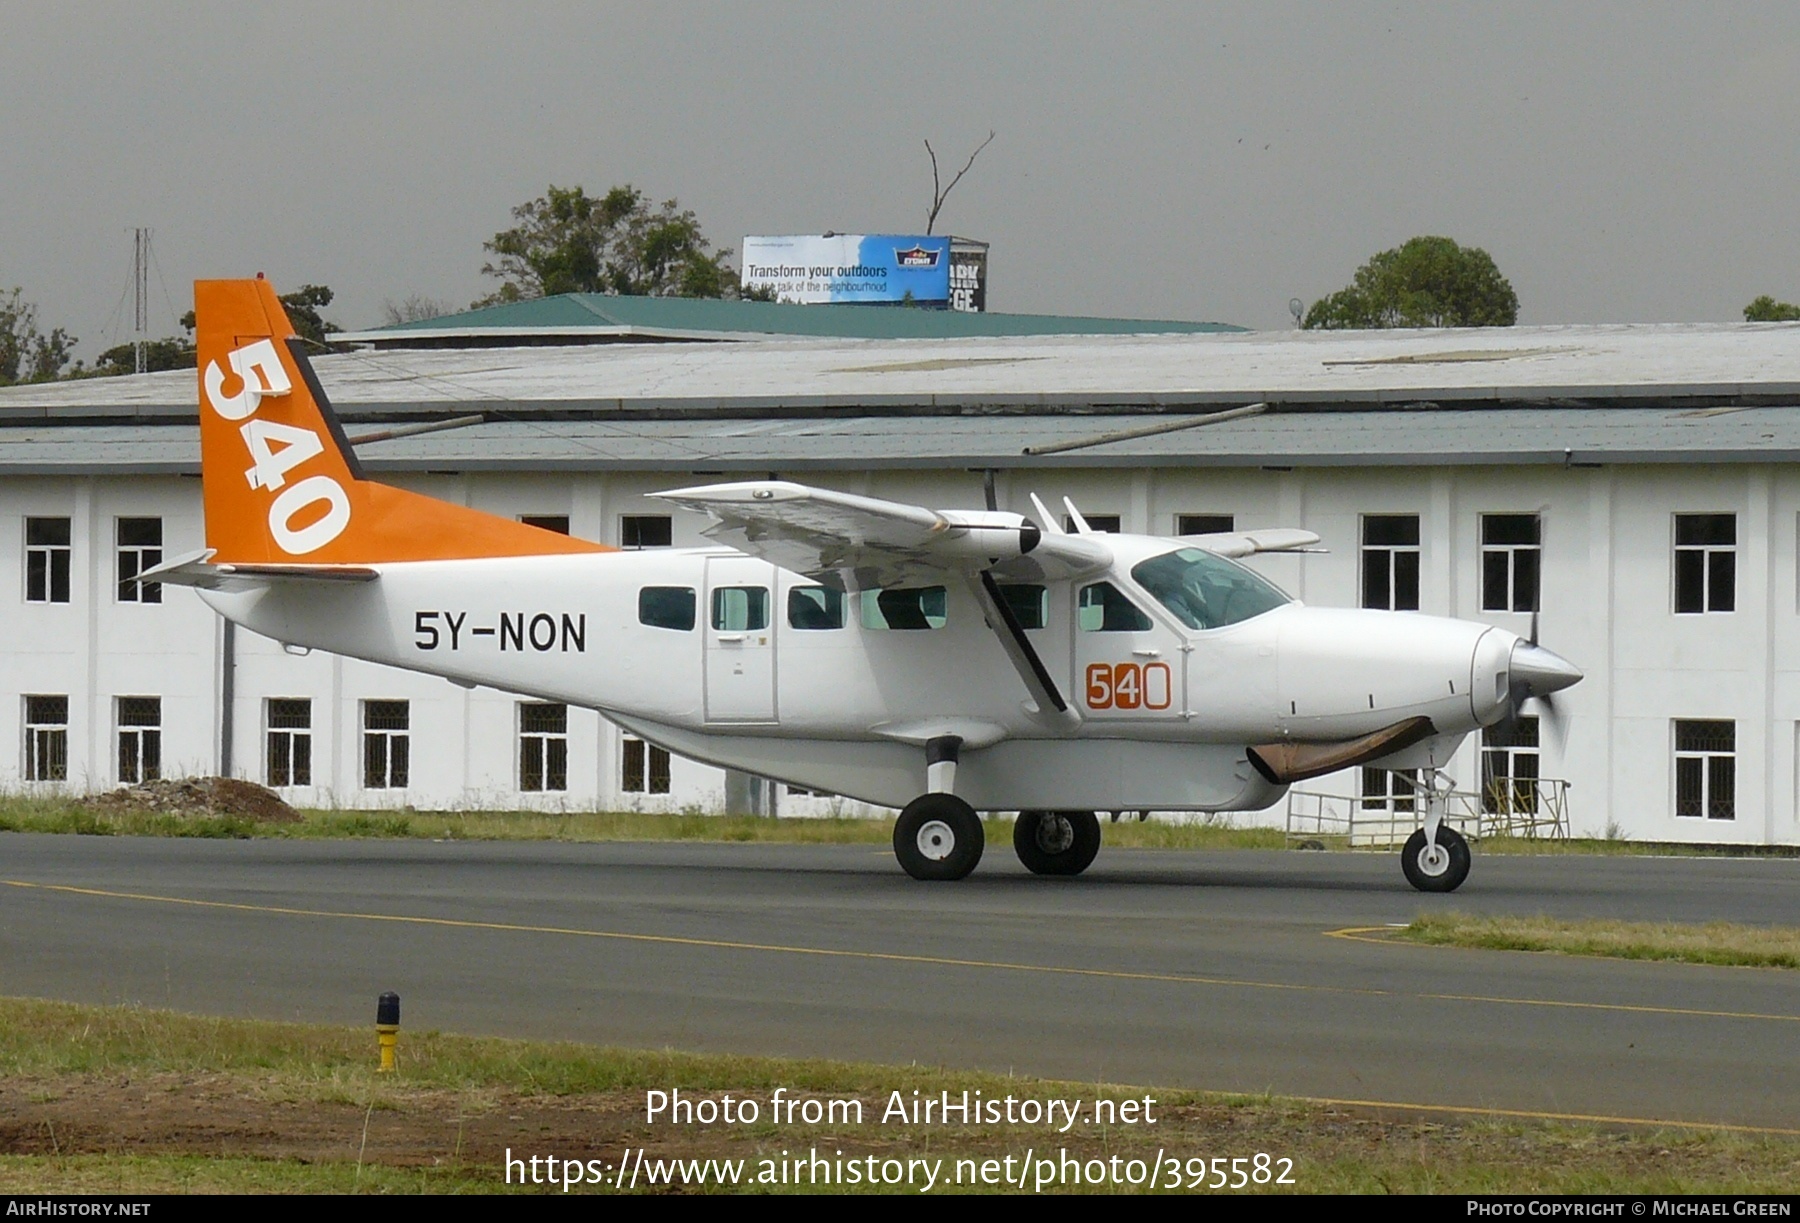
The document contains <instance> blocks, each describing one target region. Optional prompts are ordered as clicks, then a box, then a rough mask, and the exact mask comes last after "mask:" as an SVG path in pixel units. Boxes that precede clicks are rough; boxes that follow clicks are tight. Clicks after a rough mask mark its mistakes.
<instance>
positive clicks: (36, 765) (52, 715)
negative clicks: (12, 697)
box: [25, 696, 69, 781]
mask: <svg viewBox="0 0 1800 1223" xmlns="http://www.w3.org/2000/svg"><path fill="white" fill-rule="evenodd" d="M25 780H26V781H67V780H69V698H68V697H66V696H28V697H26V698H25Z"/></svg>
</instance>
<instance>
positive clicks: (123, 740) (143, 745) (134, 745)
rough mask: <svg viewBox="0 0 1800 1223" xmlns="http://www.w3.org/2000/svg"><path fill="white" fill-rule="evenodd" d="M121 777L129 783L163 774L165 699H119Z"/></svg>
mask: <svg viewBox="0 0 1800 1223" xmlns="http://www.w3.org/2000/svg"><path fill="white" fill-rule="evenodd" d="M118 717H119V780H120V781H121V782H123V783H124V784H126V785H128V786H129V785H136V784H137V783H138V782H141V781H155V780H156V779H157V778H159V777H161V776H162V698H161V697H159V696H122V697H119V698H118Z"/></svg>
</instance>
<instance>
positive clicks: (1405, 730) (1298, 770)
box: [1244, 718, 1437, 786]
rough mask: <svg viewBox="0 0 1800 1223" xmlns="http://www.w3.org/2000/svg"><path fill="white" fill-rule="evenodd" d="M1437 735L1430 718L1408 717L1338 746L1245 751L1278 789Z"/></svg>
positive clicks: (1295, 745) (1259, 747) (1262, 746)
mask: <svg viewBox="0 0 1800 1223" xmlns="http://www.w3.org/2000/svg"><path fill="white" fill-rule="evenodd" d="M1435 734H1437V727H1435V726H1433V725H1432V724H1431V719H1430V718H1408V719H1406V720H1405V721H1404V722H1395V723H1394V724H1393V725H1392V726H1384V727H1382V728H1381V729H1380V730H1378V731H1376V732H1375V733H1374V734H1370V735H1364V736H1363V737H1362V738H1360V739H1345V740H1342V741H1340V742H1337V743H1262V744H1258V745H1256V746H1254V747H1251V748H1249V749H1247V750H1246V751H1245V753H1244V754H1245V755H1246V756H1248V757H1249V758H1250V763H1251V764H1252V765H1254V766H1255V768H1256V771H1257V772H1258V773H1261V774H1262V775H1263V777H1264V778H1266V779H1267V780H1269V781H1271V782H1273V783H1274V784H1275V785H1278V786H1287V785H1292V784H1293V783H1295V782H1296V781H1306V780H1308V779H1309V778H1313V777H1323V776H1324V775H1325V774H1327V773H1335V772H1337V771H1338V770H1339V769H1348V768H1352V767H1354V766H1356V765H1359V764H1367V763H1368V762H1369V761H1371V760H1378V759H1380V758H1381V757H1383V756H1388V755H1392V754H1393V753H1394V752H1398V751H1401V750H1402V749H1404V748H1409V747H1411V746H1412V745H1413V744H1415V743H1423V742H1424V741H1425V740H1427V739H1429V738H1431V737H1432V736H1433V735H1435Z"/></svg>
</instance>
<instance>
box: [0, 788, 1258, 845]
mask: <svg viewBox="0 0 1800 1223" xmlns="http://www.w3.org/2000/svg"><path fill="white" fill-rule="evenodd" d="M300 815H301V819H300V821H299V822H298V823H290V824H277V823H260V822H257V821H255V820H251V819H246V818H242V817H237V816H208V815H184V814H172V813H151V812H142V811H119V810H114V809H108V808H105V807H99V806H95V805H93V804H90V803H83V802H82V801H81V800H79V799H74V798H38V797H22V796H10V797H0V832H51V833H75V834H78V835H84V836H164V837H211V838H227V839H231V838H248V837H268V838H279V839H327V838H345V837H351V838H354V837H374V838H396V839H403V838H414V839H421V840H447V841H464V840H466V841H737V842H766V843H772V844H788V845H793V844H801V845H887V844H890V843H891V842H892V840H893V835H894V825H893V821H892V820H883V819H846V818H838V819H830V818H822V819H767V818H761V817H757V816H742V815H700V814H695V813H682V814H661V813H654V812H635V811H571V812H532V811H330V810H303V811H301V813H300ZM988 826H989V834H988V839H989V840H990V841H993V840H995V838H999V842H1000V843H1005V842H1006V841H1007V840H1008V839H1009V838H1010V837H1011V836H1012V820H1011V819H1010V818H1000V819H994V820H989V821H988ZM1103 835H1104V837H1105V839H1106V843H1107V844H1109V845H1114V846H1119V847H1124V848H1155V849H1280V848H1282V845H1283V842H1284V838H1283V834H1282V832H1281V830H1280V829H1278V828H1232V827H1227V826H1224V825H1219V824H1205V823H1193V824H1171V823H1163V822H1144V823H1139V822H1138V821H1137V820H1135V819H1125V820H1120V821H1119V822H1118V823H1117V824H1112V823H1108V824H1106V827H1105V831H1104V833H1103Z"/></svg>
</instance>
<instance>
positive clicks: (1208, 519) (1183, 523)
mask: <svg viewBox="0 0 1800 1223" xmlns="http://www.w3.org/2000/svg"><path fill="white" fill-rule="evenodd" d="M1236 522H1237V519H1236V518H1234V517H1233V516H1232V515H1230V514H1177V515H1175V534H1177V535H1229V534H1231V533H1232V532H1233V531H1235V530H1237V527H1236V525H1235V524H1236Z"/></svg>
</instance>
